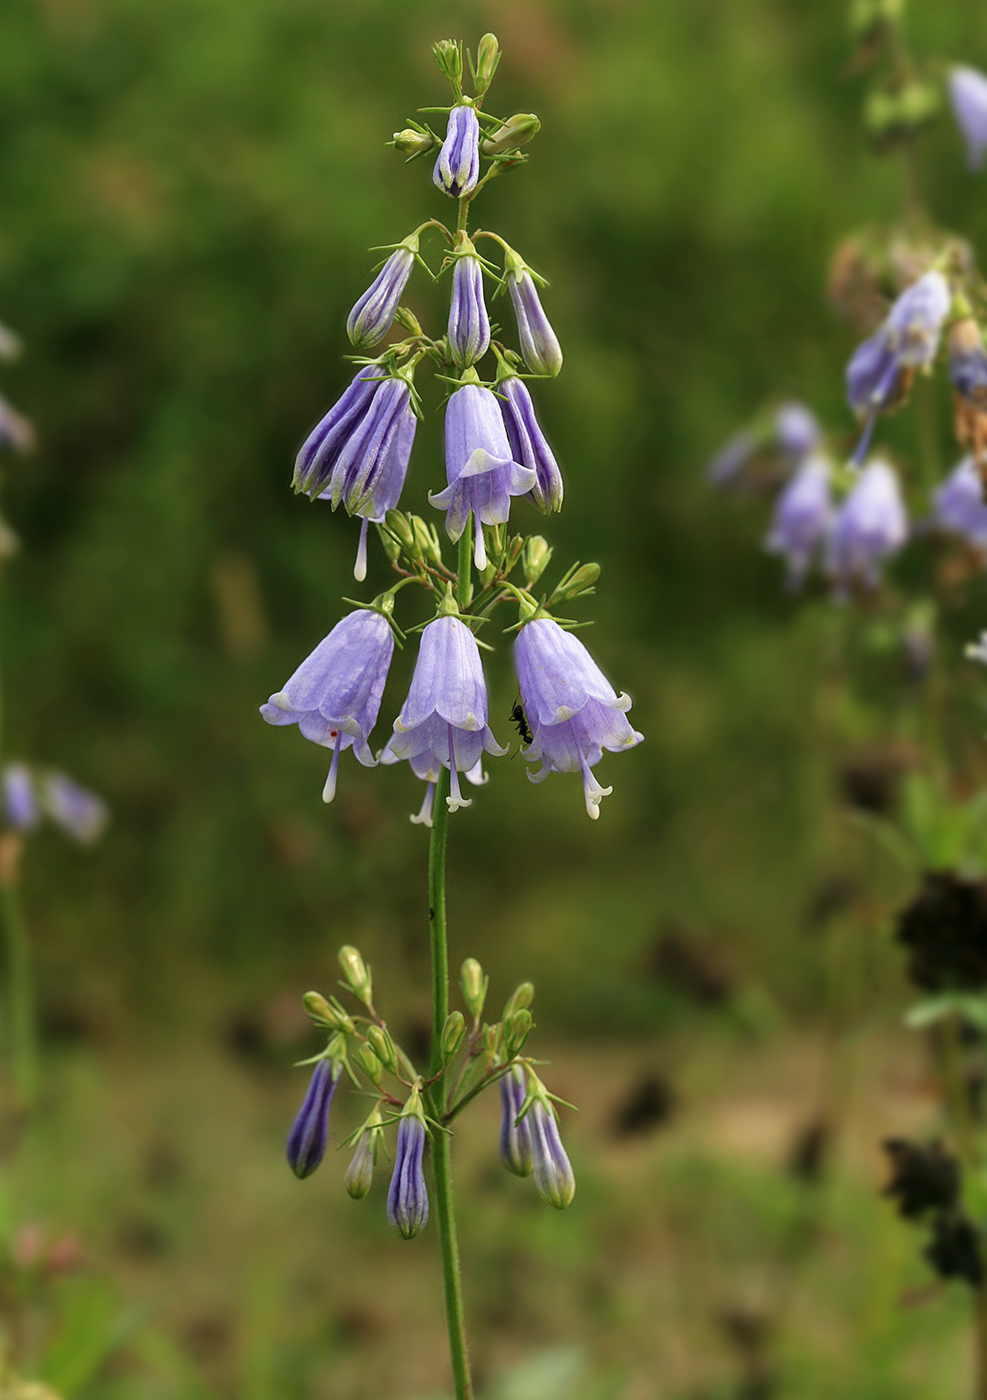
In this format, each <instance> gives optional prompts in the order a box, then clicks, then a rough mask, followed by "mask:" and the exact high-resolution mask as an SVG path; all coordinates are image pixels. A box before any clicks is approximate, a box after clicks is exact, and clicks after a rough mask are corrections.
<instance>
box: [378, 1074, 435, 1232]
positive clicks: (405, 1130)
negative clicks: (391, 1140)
mask: <svg viewBox="0 0 987 1400" xmlns="http://www.w3.org/2000/svg"><path fill="white" fill-rule="evenodd" d="M427 1137H428V1129H427V1128H426V1126H425V1117H424V1114H423V1113H422V1106H421V1095H420V1091H419V1089H418V1088H417V1086H416V1087H415V1089H413V1090H412V1094H411V1098H410V1099H409V1100H408V1102H407V1103H406V1104H405V1106H404V1109H403V1110H402V1113H401V1119H400V1122H399V1123H398V1145H397V1150H396V1151H395V1154H394V1174H393V1175H392V1177H391V1185H390V1187H389V1189H388V1192H387V1218H388V1220H389V1221H390V1222H391V1224H392V1225H393V1226H394V1228H395V1230H397V1232H398V1234H399V1235H400V1236H401V1238H402V1239H405V1240H413V1239H414V1238H415V1236H416V1235H420V1234H421V1232H422V1231H423V1230H424V1228H425V1226H426V1225H427V1224H428V1191H427V1190H426V1188H425V1173H424V1171H423V1170H422V1159H423V1158H424V1155H425V1142H426V1139H427Z"/></svg>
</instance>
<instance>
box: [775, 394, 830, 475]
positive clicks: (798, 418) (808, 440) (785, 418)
mask: <svg viewBox="0 0 987 1400" xmlns="http://www.w3.org/2000/svg"><path fill="white" fill-rule="evenodd" d="M774 429H775V442H776V445H777V448H778V451H779V452H780V453H781V454H782V456H784V457H787V458H788V459H789V460H790V461H792V462H794V463H796V464H797V463H799V462H801V461H802V458H803V457H807V456H808V454H809V453H810V452H813V451H814V450H815V449H816V448H817V447H818V446H819V444H820V443H821V442H822V430H821V429H820V427H819V424H818V422H817V421H816V418H815V415H814V414H812V413H810V411H809V410H808V409H807V408H806V407H805V405H804V404H801V403H796V402H795V401H794V399H793V400H791V401H790V402H789V403H783V404H782V405H781V407H780V408H779V409H778V411H777V412H776V414H775V421H774Z"/></svg>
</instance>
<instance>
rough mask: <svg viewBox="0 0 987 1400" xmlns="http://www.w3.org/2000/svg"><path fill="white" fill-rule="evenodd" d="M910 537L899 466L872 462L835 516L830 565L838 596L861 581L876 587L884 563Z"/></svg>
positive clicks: (830, 545)
mask: <svg viewBox="0 0 987 1400" xmlns="http://www.w3.org/2000/svg"><path fill="white" fill-rule="evenodd" d="M907 539H908V517H907V515H906V513H905V505H904V502H903V500H902V498H901V487H900V485H899V484H898V477H897V474H896V473H895V471H894V469H893V468H892V467H890V466H889V465H888V463H887V462H883V461H881V460H880V459H878V460H875V461H873V462H869V463H868V464H867V466H866V467H864V469H863V471H862V472H861V473H860V476H859V478H858V480H857V482H856V484H855V485H854V487H853V489H852V490H851V492H850V494H849V495H848V496H847V497H846V499H845V500H844V501H843V503H842V505H841V506H840V508H839V510H838V511H837V513H836V518H835V520H834V521H833V528H832V530H831V532H830V536H829V546H828V549H827V556H826V570H827V572H828V574H829V575H830V577H831V578H832V580H833V584H834V587H835V591H836V596H837V597H838V598H843V597H845V596H846V595H847V593H848V592H849V590H850V588H851V587H852V586H853V585H854V584H857V585H859V586H860V587H863V588H877V586H878V585H879V584H880V581H881V564H882V563H883V561H884V560H885V559H887V558H889V557H890V556H891V555H893V554H897V552H898V551H899V550H900V549H901V548H902V546H903V545H904V544H905V542H906V541H907Z"/></svg>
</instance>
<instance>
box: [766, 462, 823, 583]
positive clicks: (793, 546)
mask: <svg viewBox="0 0 987 1400" xmlns="http://www.w3.org/2000/svg"><path fill="white" fill-rule="evenodd" d="M832 520H833V507H832V501H831V499H830V465H829V462H828V461H827V459H826V458H825V457H823V456H822V455H821V454H820V453H813V454H812V456H810V457H806V459H805V461H804V462H803V463H802V465H801V466H800V467H799V468H798V469H797V471H796V472H795V475H794V476H793V477H792V478H791V479H790V480H789V481H788V483H787V484H786V486H785V488H784V490H783V491H782V492H781V495H780V496H779V497H778V501H777V504H776V506H775V514H774V521H773V522H772V525H771V532H770V534H769V535H768V538H767V539H766V540H765V548H766V549H768V550H770V551H771V553H772V554H780V555H782V556H783V558H785V559H786V560H787V562H788V587H789V588H790V589H796V588H801V586H802V584H803V583H804V582H805V576H806V574H807V573H808V572H809V566H810V565H811V563H812V556H813V555H814V554H815V553H816V551H817V550H818V549H820V548H821V547H822V546H823V545H824V544H825V542H826V539H827V537H828V535H829V530H830V526H831V524H832Z"/></svg>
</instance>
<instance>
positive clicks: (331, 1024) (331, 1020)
mask: <svg viewBox="0 0 987 1400" xmlns="http://www.w3.org/2000/svg"><path fill="white" fill-rule="evenodd" d="M302 1005H303V1006H304V1007H305V1010H306V1011H307V1012H308V1014H309V1016H310V1017H311V1018H312V1020H313V1021H314V1022H315V1024H316V1025H317V1026H325V1027H326V1029H327V1030H332V1031H345V1032H346V1034H347V1035H352V1034H353V1032H354V1031H355V1030H356V1027H355V1026H354V1024H353V1022H352V1020H351V1019H350V1017H349V1016H347V1014H346V1012H345V1011H344V1010H343V1008H342V1007H341V1006H340V1004H339V1002H338V1001H336V1000H333V1001H331V1002H330V1001H327V1000H326V999H325V997H324V996H323V995H322V993H321V992H306V993H305V995H304V996H303V997H302Z"/></svg>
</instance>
